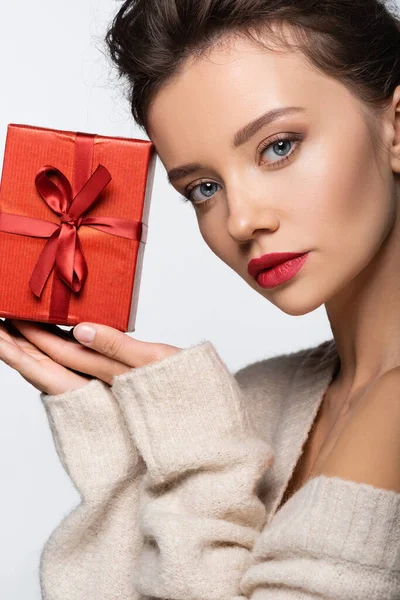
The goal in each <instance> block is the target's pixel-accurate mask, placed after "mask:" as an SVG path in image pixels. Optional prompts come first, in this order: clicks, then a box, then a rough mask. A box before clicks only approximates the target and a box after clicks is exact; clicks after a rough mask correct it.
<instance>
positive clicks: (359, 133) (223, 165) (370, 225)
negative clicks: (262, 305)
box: [148, 38, 400, 423]
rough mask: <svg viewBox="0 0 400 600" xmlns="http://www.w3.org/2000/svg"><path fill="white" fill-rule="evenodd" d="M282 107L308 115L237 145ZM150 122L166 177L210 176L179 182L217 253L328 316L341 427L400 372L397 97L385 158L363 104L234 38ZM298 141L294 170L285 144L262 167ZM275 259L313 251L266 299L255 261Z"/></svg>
mask: <svg viewBox="0 0 400 600" xmlns="http://www.w3.org/2000/svg"><path fill="white" fill-rule="evenodd" d="M284 106H301V107H305V108H306V112H302V113H297V114H293V115H290V116H284V117H281V118H280V119H279V120H277V121H275V122H274V123H272V124H270V125H268V126H265V127H263V128H262V129H260V130H259V131H258V132H257V133H256V134H255V135H254V137H252V138H251V140H249V141H248V142H247V143H246V144H244V145H243V146H241V147H239V148H235V149H233V148H232V147H231V139H232V137H233V135H234V133H235V132H236V131H237V130H238V129H239V128H241V127H242V126H244V125H245V124H246V123H248V122H250V121H251V120H253V119H254V118H255V117H257V116H258V115H261V114H262V113H264V112H265V111H266V110H268V109H273V108H276V107H278V108H280V107H284ZM227 107H229V110H227ZM370 118H371V117H370ZM148 121H149V135H150V137H151V139H152V140H153V142H154V143H155V145H156V148H157V151H158V154H159V156H160V159H161V161H162V163H163V164H164V166H165V168H166V170H167V171H170V170H171V169H173V168H176V167H178V166H180V165H182V164H186V163H191V162H199V163H202V164H203V165H204V166H205V168H204V169H202V170H200V171H197V172H196V173H193V174H191V175H188V176H185V177H183V178H181V179H179V180H178V181H174V182H173V185H174V187H175V188H176V189H177V190H178V191H179V192H181V193H182V194H185V193H186V192H185V190H187V188H188V186H190V187H193V186H196V189H195V190H192V194H193V196H192V198H193V200H194V210H195V212H196V216H197V220H198V225H199V228H200V231H201V234H202V236H203V239H204V240H205V242H206V243H207V245H208V246H209V247H210V249H211V250H212V251H213V252H214V253H215V254H216V255H217V256H218V257H219V258H220V259H221V260H223V261H224V262H225V263H226V264H227V265H228V266H229V267H231V268H232V269H233V270H234V271H235V272H236V273H238V275H240V277H242V278H243V279H244V280H245V281H246V282H247V283H248V285H250V286H251V287H252V288H254V289H255V290H256V291H257V292H258V293H259V294H261V295H262V296H264V297H265V298H266V299H267V300H269V301H270V302H272V303H273V304H274V305H275V306H276V307H278V308H279V309H280V310H282V311H283V312H285V313H286V314H289V315H296V316H297V315H304V314H307V313H309V312H311V311H313V310H315V309H316V308H318V307H319V306H321V304H324V305H325V308H326V311H327V315H328V318H329V321H330V324H331V328H332V332H333V335H334V338H335V341H336V345H337V348H338V352H339V355H340V359H341V370H340V373H339V375H338V377H337V379H336V380H335V382H334V384H332V386H331V389H330V394H329V397H327V402H326V407H325V410H326V415H329V420H330V422H332V423H333V422H334V421H335V420H336V419H337V417H338V415H339V413H343V412H346V411H347V410H348V409H349V408H350V407H351V406H352V404H353V403H355V402H356V401H357V399H358V398H359V397H360V395H362V393H363V392H364V391H365V390H366V389H367V388H368V386H370V385H371V384H372V383H373V382H374V381H376V380H377V378H379V376H380V375H382V374H383V373H385V372H387V371H388V370H390V369H393V368H395V367H396V366H398V365H400V344H399V341H398V340H399V339H400V318H399V306H400V286H399V276H398V275H399V264H400V211H399V180H398V179H396V177H395V174H398V173H399V172H400V158H399V157H400V86H399V87H398V88H397V89H396V91H395V94H394V95H393V101H392V103H391V106H390V108H389V109H388V110H387V111H386V112H385V114H384V116H382V117H380V118H379V121H378V129H379V132H380V134H381V136H382V141H383V142H384V149H383V148H377V147H376V145H374V140H373V136H372V135H371V130H370V125H369V122H368V120H367V119H366V118H365V106H363V104H362V103H361V101H360V100H358V99H356V98H355V97H354V96H353V95H352V94H351V93H350V92H349V91H348V89H347V88H346V87H345V86H344V85H343V84H342V83H340V82H339V81H337V80H336V79H333V78H330V77H327V76H326V75H325V74H321V73H320V72H319V71H317V70H316V69H315V68H314V67H313V66H312V65H310V64H309V63H308V62H307V61H306V59H305V58H304V56H303V55H302V54H301V53H300V52H295V51H290V52H285V53H282V52H280V53H277V52H275V51H274V50H271V51H267V50H265V49H261V48H260V47H258V46H256V45H255V44H254V43H253V42H251V41H249V40H244V39H233V38H232V39H231V43H229V44H225V45H224V46H221V47H216V48H215V49H214V50H213V51H212V52H211V54H210V55H209V56H208V57H207V58H203V59H201V60H197V61H193V60H191V61H187V63H186V64H185V66H184V68H182V69H181V71H180V73H179V76H178V77H176V78H174V79H173V80H171V81H170V82H169V83H168V85H165V86H164V87H163V88H162V89H161V90H160V91H159V92H158V94H157V96H156V99H155V101H154V102H153V104H152V106H151V108H150V111H149V119H148ZM186 131H187V132H190V135H183V134H182V132H186ZM288 132H296V133H299V134H302V135H303V136H304V139H303V141H302V142H301V144H300V146H297V147H296V144H298V143H297V142H291V143H289V144H286V146H285V147H284V154H286V155H290V154H291V157H290V159H289V160H288V161H286V162H285V163H283V164H281V165H278V166H276V165H277V161H279V160H281V159H282V157H283V155H282V153H281V154H279V149H278V150H277V148H276V147H275V148H274V146H270V147H269V148H267V149H264V150H263V151H262V154H261V155H260V156H259V157H258V156H257V150H258V149H259V148H260V147H261V145H262V144H263V142H265V141H266V140H268V139H271V140H272V142H273V141H274V140H273V137H274V136H276V135H277V134H284V133H288ZM201 183H203V185H202V186H200V184H201ZM207 183H209V184H211V185H207ZM204 184H206V185H204ZM207 199H210V202H209V203H208V205H207V206H204V201H205V200H207ZM202 203H203V205H202ZM278 251H281V252H285V251H287V252H294V251H295V252H304V251H311V252H310V255H309V257H308V260H307V262H306V264H305V266H304V267H303V268H302V270H301V271H300V272H299V273H298V274H297V275H296V277H295V278H294V279H292V280H291V281H289V282H287V283H285V284H283V285H280V286H278V287H276V288H273V289H263V288H261V287H259V286H258V284H257V282H256V281H255V279H253V278H252V277H251V276H249V274H248V272H247V266H248V262H249V260H250V259H252V258H255V257H259V256H261V255H263V254H265V253H267V252H278ZM371 342H373V343H371Z"/></svg>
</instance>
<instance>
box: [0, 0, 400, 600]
mask: <svg viewBox="0 0 400 600" xmlns="http://www.w3.org/2000/svg"><path fill="white" fill-rule="evenodd" d="M107 41H108V45H109V48H110V51H111V56H112V57H113V59H114V60H115V62H116V63H117V65H118V67H119V69H120V73H121V74H122V75H124V76H126V77H127V78H128V81H129V82H130V98H131V102H132V114H133V116H134V118H135V120H136V122H137V123H138V124H139V126H141V127H142V128H143V129H144V131H146V133H147V134H148V136H149V137H150V139H151V140H152V141H153V142H154V143H155V145H156V148H157V151H158V154H159V156H160V159H161V161H162V163H163V164H164V166H165V168H166V170H167V171H168V177H169V180H170V182H171V183H172V185H173V186H174V187H175V188H176V189H177V190H178V191H179V192H180V193H181V194H182V195H183V196H184V197H185V199H186V200H188V201H190V202H191V203H192V205H193V207H194V210H195V211H196V216H197V220H198V224H199V228H200V231H201V234H202V236H203V238H204V240H205V242H206V243H207V244H208V245H209V247H210V248H211V249H212V250H213V252H215V254H216V255H217V256H219V257H220V258H221V259H222V260H223V261H224V262H225V263H226V264H227V265H228V266H229V267H231V268H232V269H234V270H235V271H236V272H237V273H238V275H239V276H240V277H242V278H243V279H244V281H245V282H246V283H247V284H248V285H250V286H251V287H252V288H253V289H255V290H257V291H258V292H259V293H260V294H262V295H263V297H264V298H265V299H266V300H268V301H270V302H272V303H273V304H274V305H275V306H277V307H279V308H280V309H281V310H283V311H284V312H285V313H287V314H291V315H303V314H307V313H309V312H311V311H313V310H314V309H316V308H317V307H319V306H320V305H321V304H324V305H325V307H326V310H327V314H328V317H329V320H330V323H331V328H332V332H333V339H332V340H328V341H326V342H324V343H323V344H320V345H319V346H317V347H316V348H307V349H304V350H301V351H299V352H296V353H291V354H286V355H282V356H275V357H272V358H269V359H267V360H264V361H261V362H258V363H255V364H252V365H248V366H247V367H245V368H243V369H241V370H240V371H239V372H237V373H235V374H231V373H229V371H228V370H227V368H226V366H225V365H224V363H223V361H222V360H221V359H220V357H219V355H218V353H217V352H216V350H215V348H214V347H213V345H212V344H211V342H209V341H207V340H206V341H203V342H201V343H200V344H198V345H195V346H192V347H190V348H185V349H181V348H175V347H173V346H168V345H165V344H150V343H146V342H141V341H137V340H134V339H132V338H131V337H129V336H127V335H125V334H123V333H121V332H117V331H114V330H112V329H110V328H108V327H105V326H101V325H96V324H92V325H94V329H95V337H94V338H93V337H92V338H91V341H89V338H86V340H85V339H84V338H80V337H79V334H78V331H79V329H82V330H84V332H86V333H88V331H89V330H88V328H87V327H82V326H81V325H80V326H78V327H76V328H75V330H74V335H75V338H76V339H77V340H79V341H80V342H81V343H80V344H77V343H76V342H74V341H73V340H72V339H71V340H68V339H67V340H65V341H63V342H60V340H59V338H58V336H56V335H54V334H53V333H52V332H51V330H52V328H49V327H44V326H40V325H33V324H28V323H23V322H21V321H13V326H12V325H10V324H8V325H7V328H6V327H3V329H2V338H3V342H2V343H1V344H0V357H1V358H2V360H4V361H5V362H7V363H8V364H10V365H11V366H12V367H13V368H16V369H17V370H19V371H20V373H21V374H22V375H23V376H24V377H25V378H26V379H28V380H29V381H31V382H32V383H33V384H34V385H35V386H36V387H37V388H38V389H39V390H40V391H41V392H42V393H41V398H42V400H43V402H44V405H45V407H46V410H47V414H48V416H49V421H50V425H51V428H52V432H53V435H54V440H55V444H56V448H57V451H58V453H59V456H60V459H61V461H62V462H63V465H64V467H65V469H66V470H67V472H68V473H69V475H70V477H71V479H72V481H73V482H74V484H75V486H76V487H77V489H78V490H79V492H80V494H81V496H82V501H81V503H80V504H79V506H78V507H76V509H75V510H74V511H72V513H71V514H70V515H68V516H67V517H66V518H65V519H64V520H63V521H62V523H61V524H60V525H59V526H58V528H57V529H56V530H55V531H54V532H53V534H52V536H51V537H50V539H49V540H48V542H47V543H46V546H45V548H44V551H43V554H42V560H41V568H40V576H41V583H42V591H43V597H44V599H45V600H61V599H62V600H78V599H79V600H82V599H83V598H85V600H87V599H89V598H93V599H96V600H116V599H117V598H118V599H119V600H128V599H129V600H133V599H140V600H145V599H146V600H150V599H153V598H162V599H165V600H167V599H172V598H173V599H174V600H175V599H176V600H234V599H237V600H239V598H241V599H243V600H244V599H245V598H248V599H251V600H267V599H268V600H270V599H271V600H272V599H274V600H278V599H282V600H289V598H290V599H298V600H311V598H326V599H337V600H339V599H340V600H365V598H367V597H368V598H369V599H370V600H372V599H376V600H378V599H379V600H383V598H385V600H391V599H393V600H394V599H395V598H399V597H400V477H399V473H400V461H399V457H400V344H399V339H400V319H399V306H400V286H399V264H400V210H399V208H400V206H399V203H400V192H399V173H400V66H399V65H400V26H399V19H398V18H397V17H396V15H395V13H394V12H392V11H389V10H388V8H387V7H385V5H383V4H382V3H381V2H379V1H378V0H324V2H320V1H319V0H318V1H317V0H297V1H296V0H274V1H272V0H201V1H199V0H179V1H178V0H162V1H159V0H127V1H126V2H125V3H124V4H123V6H122V8H121V9H120V11H119V12H118V14H117V15H116V18H115V20H114V22H113V24H112V26H111V27H110V30H109V32H108V36H107ZM277 253H293V256H292V257H290V256H278V255H277ZM267 254H268V256H266V257H265V255H267ZM294 256H295V257H297V258H295V257H294ZM260 257H264V258H265V260H264V258H263V259H262V260H260ZM271 258H272V259H277V262H278V263H280V266H279V265H278V266H276V267H275V268H272V267H271V265H273V264H274V263H273V262H268V261H269V260H270V259H271ZM283 261H285V262H283ZM267 267H270V270H269V271H268V270H266V268H267ZM85 330H86V331H85ZM53 331H54V332H55V330H54V329H53ZM61 349H62V352H61ZM43 365H46V367H47V370H46V369H44V368H43ZM87 376H89V377H90V378H91V379H90V381H88V380H87V378H86V377H87Z"/></svg>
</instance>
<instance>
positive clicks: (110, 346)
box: [74, 323, 176, 368]
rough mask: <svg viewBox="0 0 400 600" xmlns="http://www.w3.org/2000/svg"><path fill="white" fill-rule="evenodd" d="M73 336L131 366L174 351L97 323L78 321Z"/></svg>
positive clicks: (146, 362) (151, 360) (140, 364)
mask: <svg viewBox="0 0 400 600" xmlns="http://www.w3.org/2000/svg"><path fill="white" fill-rule="evenodd" d="M89 334H90V335H89ZM74 336H75V338H76V339H77V340H78V341H79V342H81V343H82V344H85V346H89V347H90V348H93V349H94V350H96V351H97V352H100V353H101V354H104V355H105V356H108V357H110V358H113V359H114V360H118V361H119V362H121V363H124V364H126V365H128V366H130V367H132V368H133V367H141V366H143V365H147V364H149V363H152V362H156V361H158V360H161V359H162V358H164V357H165V356H167V355H168V354H173V353H174V352H176V349H175V348H174V347H173V346H168V345H167V344H153V343H151V342H143V341H140V340H136V339H134V338H132V337H130V336H129V335H127V334H126V333H122V331H119V330H118V329H114V328H113V327H109V326H108V325H102V324H98V323H80V324H79V325H77V326H76V327H75V329H74Z"/></svg>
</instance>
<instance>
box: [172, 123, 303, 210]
mask: <svg viewBox="0 0 400 600" xmlns="http://www.w3.org/2000/svg"><path fill="white" fill-rule="evenodd" d="M302 139H303V136H302V135H301V134H298V133H292V134H285V135H284V134H281V135H280V136H277V137H276V138H275V139H274V140H273V141H271V140H268V141H267V142H266V143H265V144H264V145H263V146H261V148H260V150H259V151H258V157H260V156H261V155H262V154H266V152H265V151H266V150H268V149H269V148H271V149H272V150H273V152H274V153H275V156H278V158H279V157H281V158H279V159H278V160H277V161H270V163H269V162H264V161H263V162H261V164H262V165H264V164H272V165H274V166H275V165H280V164H282V163H284V162H286V161H287V160H289V159H290V157H291V156H292V155H293V154H294V150H292V151H290V150H291V147H292V146H293V142H295V144H294V146H295V148H297V147H298V146H299V144H300V142H301V141H302ZM216 186H218V187H219V188H221V186H220V185H219V184H218V183H215V182H213V181H202V182H200V183H198V184H197V185H195V186H193V187H192V188H189V189H188V192H187V194H186V195H185V196H181V200H182V201H183V202H192V203H193V205H195V206H199V207H201V208H204V207H205V206H207V205H208V204H209V202H210V200H211V199H212V198H213V196H214V195H215V193H216V192H217V191H219V190H216V189H215V187H216ZM221 189H222V188H221ZM196 190H199V191H200V193H201V194H203V195H204V197H205V200H195V199H194V197H193V193H194V192H195V191H196Z"/></svg>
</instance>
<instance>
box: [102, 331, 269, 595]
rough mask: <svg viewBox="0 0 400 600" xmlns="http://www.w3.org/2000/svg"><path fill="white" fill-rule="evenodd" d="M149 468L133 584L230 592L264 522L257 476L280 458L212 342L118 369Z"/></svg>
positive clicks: (142, 590) (152, 590)
mask: <svg viewBox="0 0 400 600" xmlns="http://www.w3.org/2000/svg"><path fill="white" fill-rule="evenodd" d="M112 390H113V393H114V394H115V395H116V397H117V398H118V400H119V403H120V405H121V407H122V409H123V411H124V414H125V419H126V422H127V425H128V427H129V429H130V432H131V434H132V439H133V442H134V444H135V445H136V446H137V447H138V449H139V451H140V453H141V455H142V456H143V458H144V460H145V462H146V465H147V473H146V475H145V478H144V487H143V492H142V495H141V500H140V515H139V520H140V526H141V529H142V534H143V536H144V546H143V550H142V552H141V556H140V560H139V564H138V569H137V578H136V583H135V587H136V589H137V591H138V593H139V594H143V595H144V596H145V597H151V598H153V597H154V598H165V599H167V598H168V599H174V600H178V599H182V600H207V599H209V598H214V599H215V600H224V599H229V600H232V599H233V598H236V597H237V596H240V595H241V592H240V580H241V578H242V576H243V573H244V572H245V571H246V569H247V568H248V566H249V564H250V559H251V551H252V548H253V546H254V544H255V542H256V540H257V538H258V536H259V535H260V532H261V531H262V529H263V527H264V524H265V517H266V514H265V507H264V505H263V503H262V502H261V500H260V499H259V497H258V496H257V484H258V482H259V481H260V480H261V478H262V476H263V474H264V473H265V471H266V470H267V469H268V468H269V467H270V465H271V464H272V461H273V453H272V450H271V448H270V446H269V445H268V444H267V443H265V442H264V441H263V440H261V439H257V437H256V436H255V435H254V432H253V430H252V427H251V426H250V423H249V421H248V419H247V417H246V406H245V403H244V398H243V397H242V395H241V392H240V389H239V386H238V384H237V382H236V380H235V378H234V377H233V376H232V375H231V374H230V373H229V372H228V371H227V369H226V367H225V365H224V363H223V362H222V360H221V359H220V357H219V356H218V354H217V353H216V351H215V349H214V347H213V346H212V344H211V343H209V342H206V343H202V344H200V345H197V346H194V347H191V348H188V349H184V350H182V351H181V352H180V353H179V354H176V355H174V356H171V357H168V358H166V359H164V360H163V361H161V362H159V363H155V364H151V365H147V366H144V367H141V368H138V369H134V370H131V371H130V372H128V373H125V374H123V375H120V376H118V377H116V378H114V381H113V386H112Z"/></svg>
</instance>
